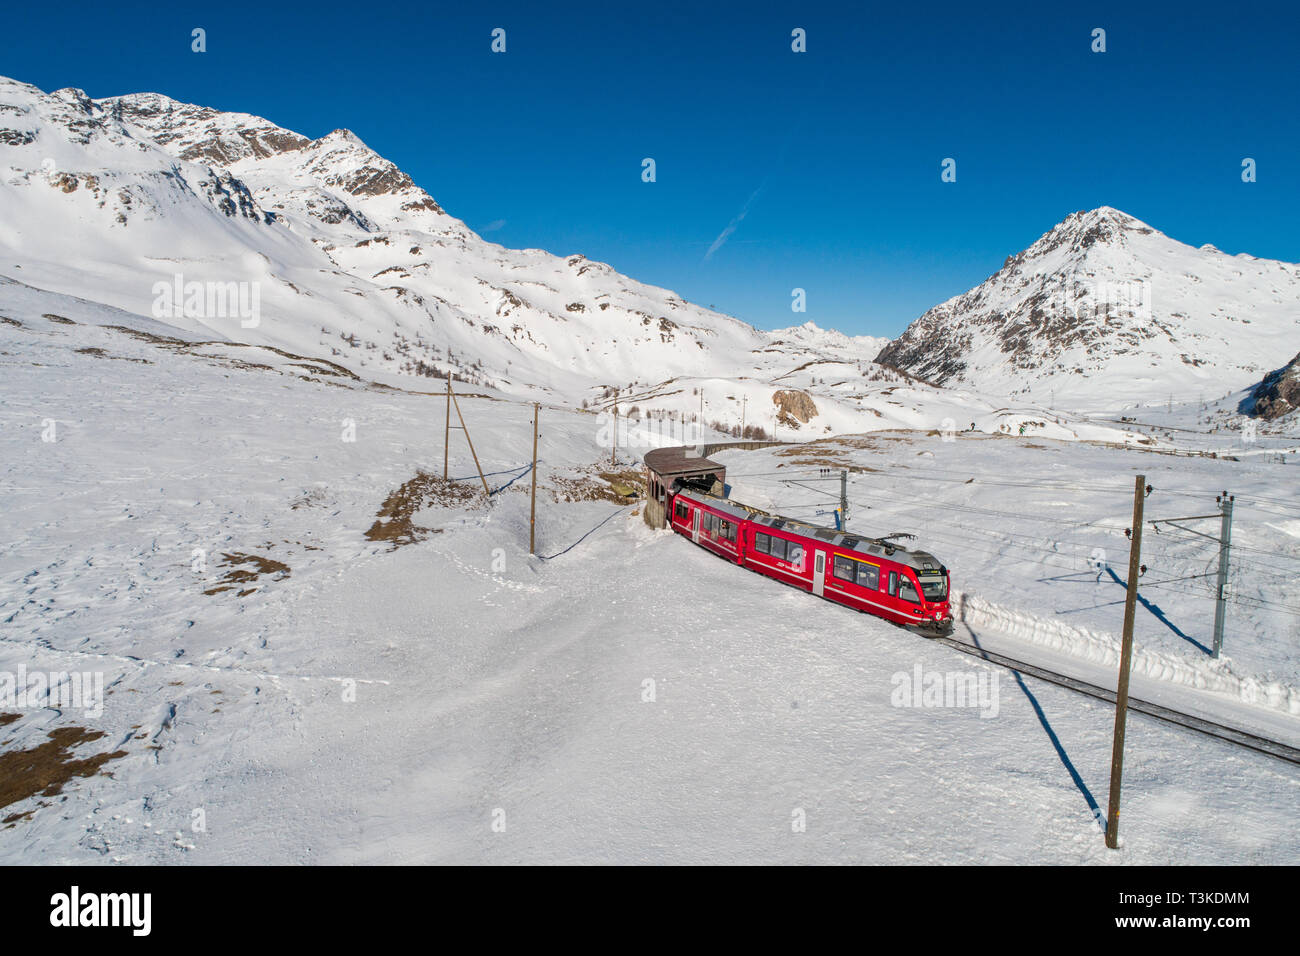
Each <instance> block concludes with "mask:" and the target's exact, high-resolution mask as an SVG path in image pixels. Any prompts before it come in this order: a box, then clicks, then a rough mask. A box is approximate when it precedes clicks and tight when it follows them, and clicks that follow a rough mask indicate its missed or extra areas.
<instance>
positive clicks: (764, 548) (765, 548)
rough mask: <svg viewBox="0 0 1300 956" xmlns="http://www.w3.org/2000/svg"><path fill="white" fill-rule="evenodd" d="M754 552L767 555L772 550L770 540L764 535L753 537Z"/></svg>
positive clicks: (769, 537) (768, 536)
mask: <svg viewBox="0 0 1300 956" xmlns="http://www.w3.org/2000/svg"><path fill="white" fill-rule="evenodd" d="M754 550H755V551H758V552H759V553H761V554H768V553H770V552H771V550H772V538H771V536H770V535H766V534H756V535H754Z"/></svg>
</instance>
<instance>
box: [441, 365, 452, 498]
mask: <svg viewBox="0 0 1300 956" xmlns="http://www.w3.org/2000/svg"><path fill="white" fill-rule="evenodd" d="M450 448H451V369H447V427H446V428H444V429H443V430H442V480H443V481H446V480H447V452H448V450H449V449H450Z"/></svg>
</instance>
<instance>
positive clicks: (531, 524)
mask: <svg viewBox="0 0 1300 956" xmlns="http://www.w3.org/2000/svg"><path fill="white" fill-rule="evenodd" d="M540 407H541V406H540V405H538V403H537V402H533V487H532V492H531V497H532V501H531V503H530V504H529V506H528V553H529V554H536V553H537V549H536V547H535V546H534V545H535V538H534V530H535V527H536V525H537V415H538V409H539V408H540Z"/></svg>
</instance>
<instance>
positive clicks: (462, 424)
mask: <svg viewBox="0 0 1300 956" xmlns="http://www.w3.org/2000/svg"><path fill="white" fill-rule="evenodd" d="M447 394H448V395H449V396H451V403H452V404H453V405H454V406H456V417H457V418H458V419H460V430H461V431H463V432H464V433H465V441H466V442H468V443H469V453H470V454H471V455H473V456H474V467H475V468H477V469H478V480H479V481H481V482H483V494H485V495H490V494H492V492H491V490H489V489H488V483H487V478H485V477H484V476H483V466H482V465H480V464H479V463H478V452H476V451H475V450H474V439H472V438H470V437H469V429H468V428H466V427H465V416H464V415H462V414H461V413H460V402H459V401H457V400H456V393H455V392H453V391H452V390H451V379H450V378H449V379H447Z"/></svg>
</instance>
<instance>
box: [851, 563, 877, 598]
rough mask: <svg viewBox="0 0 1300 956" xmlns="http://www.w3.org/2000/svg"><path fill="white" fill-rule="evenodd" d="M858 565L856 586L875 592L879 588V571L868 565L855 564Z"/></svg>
mask: <svg viewBox="0 0 1300 956" xmlns="http://www.w3.org/2000/svg"><path fill="white" fill-rule="evenodd" d="M856 563H857V565H858V584H860V585H861V586H862V587H864V588H871V590H873V591H874V590H876V589H877V588H878V587H880V569H879V568H877V567H875V566H874V565H870V564H863V563H862V562H861V561H858V562H856Z"/></svg>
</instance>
